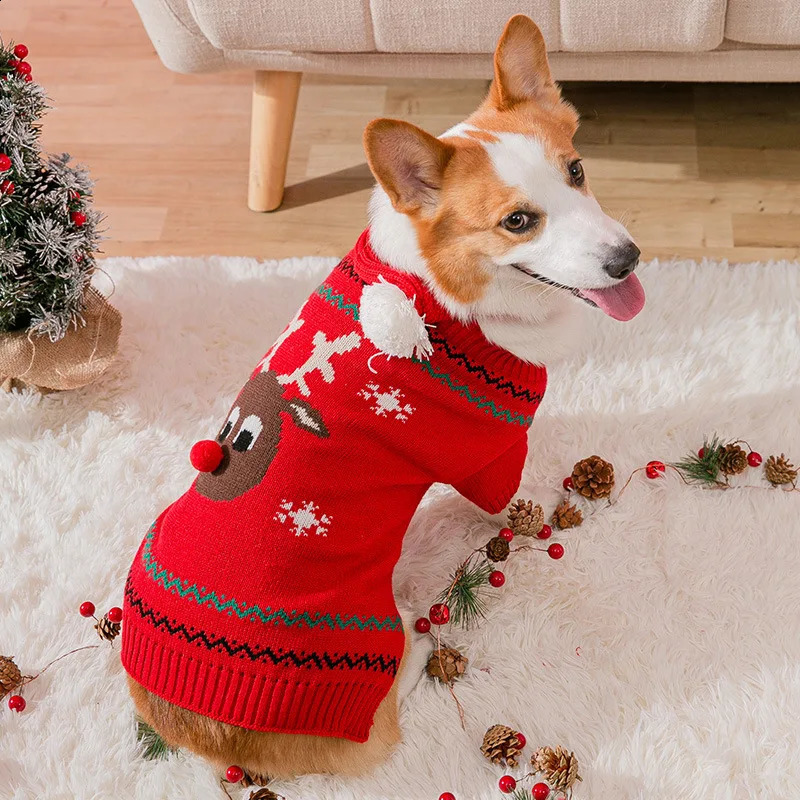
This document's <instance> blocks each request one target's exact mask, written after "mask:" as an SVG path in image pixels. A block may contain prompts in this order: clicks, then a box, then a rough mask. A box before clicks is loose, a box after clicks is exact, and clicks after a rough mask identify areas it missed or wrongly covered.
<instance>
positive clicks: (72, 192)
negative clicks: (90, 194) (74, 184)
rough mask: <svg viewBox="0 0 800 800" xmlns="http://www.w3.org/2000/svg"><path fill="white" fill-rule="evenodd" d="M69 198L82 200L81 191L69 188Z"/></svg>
mask: <svg viewBox="0 0 800 800" xmlns="http://www.w3.org/2000/svg"><path fill="white" fill-rule="evenodd" d="M69 199H70V200H80V199H81V193H80V192H76V191H75V190H74V189H70V190H69Z"/></svg>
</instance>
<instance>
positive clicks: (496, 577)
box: [489, 569, 506, 589]
mask: <svg viewBox="0 0 800 800" xmlns="http://www.w3.org/2000/svg"><path fill="white" fill-rule="evenodd" d="M505 582H506V576H505V575H503V573H502V572H500V570H499V569H496V570H495V571H494V572H492V574H491V575H489V583H491V584H492V586H494V587H495V589H499V588H500V587H501V586H502V585H503V584H504V583H505Z"/></svg>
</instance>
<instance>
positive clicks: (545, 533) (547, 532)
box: [536, 525, 553, 539]
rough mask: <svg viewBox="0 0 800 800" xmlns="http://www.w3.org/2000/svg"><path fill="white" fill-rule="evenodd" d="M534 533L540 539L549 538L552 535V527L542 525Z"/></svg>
mask: <svg viewBox="0 0 800 800" xmlns="http://www.w3.org/2000/svg"><path fill="white" fill-rule="evenodd" d="M536 535H537V536H538V537H539V538H540V539H549V538H550V537H551V536H552V535H553V529H552V528H551V527H550V526H549V525H542V529H541V530H540V531H539V533H537V534H536Z"/></svg>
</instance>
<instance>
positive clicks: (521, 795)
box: [511, 786, 531, 800]
mask: <svg viewBox="0 0 800 800" xmlns="http://www.w3.org/2000/svg"><path fill="white" fill-rule="evenodd" d="M511 800H531V793H530V792H529V791H528V790H527V789H526V788H525V787H524V786H517V788H516V789H514V794H512V795H511Z"/></svg>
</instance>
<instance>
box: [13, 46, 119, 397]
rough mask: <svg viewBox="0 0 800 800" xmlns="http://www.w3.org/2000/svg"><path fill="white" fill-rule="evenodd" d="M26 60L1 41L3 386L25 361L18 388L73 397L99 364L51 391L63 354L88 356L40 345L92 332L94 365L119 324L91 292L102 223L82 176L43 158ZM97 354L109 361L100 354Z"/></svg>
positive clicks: (38, 97) (72, 347) (37, 89)
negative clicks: (70, 392)
mask: <svg viewBox="0 0 800 800" xmlns="http://www.w3.org/2000/svg"><path fill="white" fill-rule="evenodd" d="M27 55H28V48H27V47H26V46H25V45H23V44H18V45H16V46H15V47H12V46H10V45H9V46H5V45H4V44H3V43H2V42H0V337H2V340H3V341H2V346H0V379H4V380H5V381H8V380H9V379H10V378H18V377H19V370H18V367H19V364H21V363H23V362H24V359H25V357H26V355H27V357H28V361H29V362H30V364H29V365H28V367H27V368H26V369H25V370H24V371H23V372H24V379H23V380H21V381H19V382H22V383H24V382H31V383H34V384H35V385H39V386H43V387H47V388H71V386H73V385H81V383H87V382H88V380H91V379H92V377H95V376H96V374H98V373H97V368H98V367H99V366H101V364H100V363H99V362H97V363H93V368H92V369H89V370H88V371H87V370H83V372H85V373H86V374H85V376H83V377H86V380H83V377H82V378H81V379H80V380H78V381H77V382H76V381H75V380H67V381H66V385H60V384H59V385H52V384H58V381H59V379H60V378H61V377H63V375H64V374H65V371H64V370H56V369H55V368H54V365H55V364H56V363H57V362H58V361H59V360H60V359H61V358H62V355H63V357H64V358H66V359H67V360H68V361H69V362H71V364H72V365H73V366H74V363H75V360H76V358H78V359H80V358H85V356H86V354H85V353H83V352H82V350H81V347H80V339H79V337H78V336H72V337H69V347H68V348H66V349H63V353H62V354H59V353H56V352H55V351H54V349H53V348H52V347H42V342H43V340H44V339H45V338H46V339H47V340H49V342H50V343H56V342H60V341H61V340H62V339H65V337H66V336H67V333H68V332H70V331H74V332H78V331H79V329H81V328H89V331H87V332H86V333H87V334H89V333H91V334H92V335H93V336H94V337H95V342H94V345H93V347H92V349H91V353H92V358H93V359H94V357H95V356H97V344H98V341H99V337H100V335H101V334H103V335H104V336H105V340H104V344H108V334H109V328H108V323H109V322H112V323H113V322H114V321H116V334H114V331H113V330H111V333H112V335H114V342H113V348H112V349H114V350H115V349H116V335H117V334H118V332H119V331H118V328H119V317H118V314H117V312H116V311H114V309H112V308H111V307H110V306H108V304H107V303H105V300H104V299H103V298H102V297H101V296H99V295H98V294H97V293H96V292H94V290H92V289H90V288H89V284H90V281H91V276H92V273H93V271H94V268H95V260H94V253H95V251H96V249H97V244H98V241H99V234H98V223H99V222H100V214H98V213H97V212H96V211H94V210H93V209H92V208H91V199H92V186H93V184H92V182H91V180H90V179H89V176H88V173H87V172H86V171H85V170H84V169H82V168H80V167H75V166H72V165H70V157H69V155H68V154H62V155H53V156H48V155H44V154H42V152H41V150H40V147H39V134H40V120H41V118H42V116H43V115H44V113H45V111H46V110H47V98H46V96H45V93H44V90H43V89H42V87H41V86H39V85H38V84H37V83H36V82H35V81H34V80H33V77H32V75H31V66H30V64H29V63H28V62H27V61H26V60H25V58H26V56H27ZM98 308H101V309H102V311H103V314H105V313H106V312H109V318H108V319H106V320H105V321H104V324H102V325H101V324H99V323H98V324H97V325H94V324H92V323H91V321H90V320H89V319H87V314H88V315H91V314H92V313H94V312H96V311H97V310H98ZM112 328H113V326H112ZM14 332H21V333H23V334H24V336H25V340H26V342H27V345H29V346H30V347H27V346H25V345H23V344H22V343H21V342H20V341H19V340H18V338H17V339H14V338H10V337H8V336H4V334H10V333H14ZM65 344H66V343H65ZM37 348H38V353H39V354H44V355H45V356H46V359H47V361H48V368H49V369H50V370H51V372H53V373H54V380H52V381H50V384H41V383H40V382H39V381H38V380H37V373H39V372H41V370H39V369H38V367H37V368H35V365H34V363H33V362H34V358H35V356H36V354H37ZM103 350H104V353H105V355H107V348H106V347H104V348H103ZM23 351H24V352H23ZM106 366H107V364H106ZM15 368H16V369H17V372H15ZM102 368H103V369H104V368H105V366H103V367H102ZM66 371H67V372H69V365H68V368H67V370H66ZM101 371H102V370H101ZM55 373H58V375H57V376H56V375H55ZM31 377H33V380H30V378H31ZM39 377H41V376H39ZM46 379H47V378H46V377H45V380H46Z"/></svg>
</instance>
